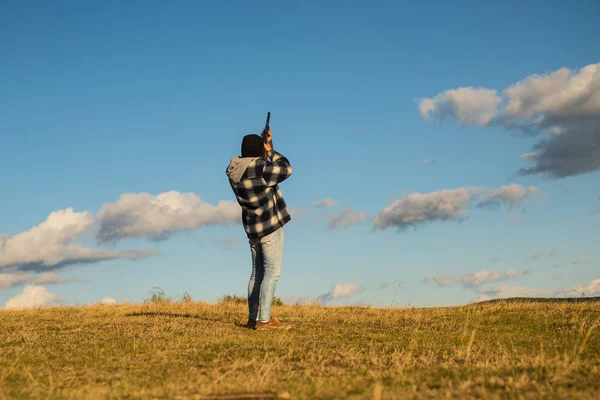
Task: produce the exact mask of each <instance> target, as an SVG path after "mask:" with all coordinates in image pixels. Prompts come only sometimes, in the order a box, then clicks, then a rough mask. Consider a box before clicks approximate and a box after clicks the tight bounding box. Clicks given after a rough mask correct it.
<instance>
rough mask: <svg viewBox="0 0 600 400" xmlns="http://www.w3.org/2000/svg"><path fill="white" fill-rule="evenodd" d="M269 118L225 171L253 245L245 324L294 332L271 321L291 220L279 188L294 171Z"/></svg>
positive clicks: (249, 138) (242, 147) (246, 231)
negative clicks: (275, 142)
mask: <svg viewBox="0 0 600 400" xmlns="http://www.w3.org/2000/svg"><path fill="white" fill-rule="evenodd" d="M270 115H271V113H269V114H268V116H267V124H266V126H265V129H264V130H263V132H262V134H261V135H256V134H250V135H246V136H244V138H243V139H242V146H241V150H242V154H241V157H240V156H235V157H233V158H232V159H231V161H230V163H229V166H228V167H227V170H226V175H227V177H228V179H229V183H230V185H231V188H232V190H233V192H234V194H235V196H236V199H237V201H238V203H239V204H240V206H241V207H242V223H243V226H244V230H245V233H246V235H247V237H248V241H249V244H250V253H251V259H252V273H251V275H250V281H249V282H248V322H247V324H246V327H247V328H250V329H281V328H283V329H288V328H290V326H289V325H284V324H282V323H281V322H280V321H279V320H277V319H276V318H273V317H272V316H271V304H272V302H273V296H274V294H275V286H276V283H277V281H278V280H279V276H280V273H281V267H282V261H283V242H284V231H283V227H284V225H285V224H287V223H288V222H289V221H290V220H291V217H290V214H289V212H288V210H287V205H286V202H285V200H284V198H283V195H282V193H281V190H280V189H279V184H280V183H281V182H283V181H285V180H286V179H287V178H289V177H290V176H291V175H292V166H291V165H290V162H289V161H288V159H287V158H286V157H285V156H283V155H282V154H280V153H278V152H277V151H275V150H274V149H273V134H272V132H271V129H270V127H269V119H270Z"/></svg>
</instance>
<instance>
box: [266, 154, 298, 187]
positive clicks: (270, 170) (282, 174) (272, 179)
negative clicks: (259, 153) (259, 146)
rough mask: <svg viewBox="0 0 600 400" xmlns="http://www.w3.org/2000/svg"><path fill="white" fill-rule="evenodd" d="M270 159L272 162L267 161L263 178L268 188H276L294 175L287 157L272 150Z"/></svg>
mask: <svg viewBox="0 0 600 400" xmlns="http://www.w3.org/2000/svg"><path fill="white" fill-rule="evenodd" d="M269 158H270V159H271V161H267V162H266V164H265V169H264V170H263V178H264V180H265V182H266V183H267V186H275V185H277V184H278V183H281V182H283V181H284V180H286V179H287V178H289V177H290V176H291V175H292V166H291V165H290V162H289V161H288V159H287V158H285V156H283V155H282V154H279V153H278V152H276V151H275V150H273V149H272V148H271V150H270V151H269Z"/></svg>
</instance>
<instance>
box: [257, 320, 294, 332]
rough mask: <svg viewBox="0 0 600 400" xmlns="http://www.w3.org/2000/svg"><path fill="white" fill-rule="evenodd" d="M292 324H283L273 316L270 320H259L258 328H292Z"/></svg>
mask: <svg viewBox="0 0 600 400" xmlns="http://www.w3.org/2000/svg"><path fill="white" fill-rule="evenodd" d="M291 327H292V326H291V325H286V324H282V323H281V322H279V320H277V319H275V318H271V320H270V321H269V322H263V321H258V322H257V323H256V328H255V329H256V330H263V329H290V328H291Z"/></svg>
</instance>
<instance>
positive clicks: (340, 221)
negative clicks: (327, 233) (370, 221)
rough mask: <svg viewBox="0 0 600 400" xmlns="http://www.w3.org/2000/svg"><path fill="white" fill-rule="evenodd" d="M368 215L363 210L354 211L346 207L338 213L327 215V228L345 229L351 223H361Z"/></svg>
mask: <svg viewBox="0 0 600 400" xmlns="http://www.w3.org/2000/svg"><path fill="white" fill-rule="evenodd" d="M368 217H369V216H368V215H367V213H365V212H362V211H361V212H354V211H353V210H352V209H351V208H346V209H344V210H342V211H340V212H339V213H338V214H336V215H333V216H331V217H329V221H328V222H327V228H329V229H345V228H348V227H349V226H352V225H361V224H363V223H364V222H365V221H366V220H367V218H368Z"/></svg>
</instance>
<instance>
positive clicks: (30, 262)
mask: <svg viewBox="0 0 600 400" xmlns="http://www.w3.org/2000/svg"><path fill="white" fill-rule="evenodd" d="M94 228H95V220H94V216H93V214H92V213H90V212H88V211H85V212H74V211H73V209H72V208H67V209H65V210H59V211H55V212H53V213H51V214H50V215H49V216H48V218H47V219H46V220H45V221H44V222H42V223H41V224H39V225H38V226H36V227H33V228H31V229H30V230H28V231H26V232H22V233H19V234H16V235H14V236H6V235H5V236H2V237H1V238H0V268H16V269H18V270H21V271H42V270H45V269H56V268H61V267H64V266H67V265H70V264H86V263H94V262H98V261H103V260H114V259H119V258H125V259H139V258H142V257H145V256H148V255H150V254H151V252H149V251H148V250H126V251H107V250H98V249H93V248H88V247H83V246H80V245H78V244H77V243H76V242H77V241H78V240H79V239H81V238H84V237H85V236H86V235H88V234H90V233H91V232H92V231H93V229H94Z"/></svg>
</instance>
